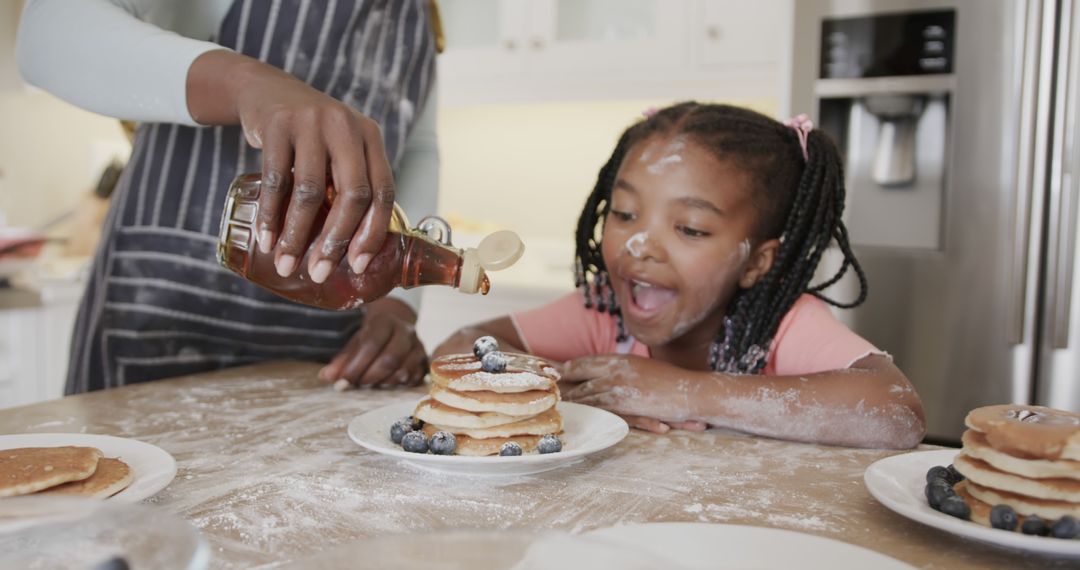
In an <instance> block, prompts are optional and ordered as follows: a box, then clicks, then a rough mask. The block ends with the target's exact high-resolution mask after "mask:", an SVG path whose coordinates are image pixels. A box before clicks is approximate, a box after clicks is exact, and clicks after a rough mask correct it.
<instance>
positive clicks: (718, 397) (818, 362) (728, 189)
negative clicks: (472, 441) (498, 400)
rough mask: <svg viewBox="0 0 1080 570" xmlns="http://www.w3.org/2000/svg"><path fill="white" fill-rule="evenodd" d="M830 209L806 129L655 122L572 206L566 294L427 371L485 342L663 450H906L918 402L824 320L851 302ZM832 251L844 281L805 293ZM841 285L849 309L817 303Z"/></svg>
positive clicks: (828, 158) (901, 380) (826, 157)
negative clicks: (661, 438)
mask: <svg viewBox="0 0 1080 570" xmlns="http://www.w3.org/2000/svg"><path fill="white" fill-rule="evenodd" d="M843 207H844V185H843V172H842V168H841V164H840V157H839V155H838V153H837V150H836V148H835V147H834V146H833V144H832V143H831V141H830V140H829V139H828V138H827V137H826V136H825V135H824V134H823V133H821V132H820V131H815V130H813V124H812V123H810V122H809V120H807V119H806V118H805V117H799V118H798V119H795V120H793V121H789V123H787V124H781V123H778V122H776V121H773V120H772V119H769V118H767V117H765V116H763V115H760V114H758V113H755V112H752V111H749V110H745V109H739V108H735V107H730V106H726V105H704V104H698V103H693V102H689V103H682V104H678V105H675V106H672V107H668V108H666V109H663V110H661V111H659V112H654V113H652V114H649V115H647V116H646V118H645V119H644V120H642V121H640V122H638V123H637V124H635V125H633V126H632V127H630V128H629V129H628V130H627V131H626V132H624V133H623V135H622V137H621V138H620V139H619V142H618V144H617V145H616V147H615V152H614V153H613V154H612V156H611V158H610V159H609V160H608V162H607V164H605V165H604V167H603V168H602V169H601V170H600V175H599V177H598V180H597V183H596V187H595V188H594V189H593V192H592V194H591V195H590V196H589V198H588V201H587V202H586V204H585V209H584V211H583V212H582V214H581V218H580V220H579V222H578V229H577V254H576V262H577V271H576V273H577V275H576V278H577V284H578V286H579V288H580V291H578V292H575V293H571V294H569V295H567V296H566V297H564V298H562V299H560V300H557V301H555V302H554V303H552V304H550V305H548V306H545V307H541V308H538V309H533V310H530V311H526V312H523V313H519V314H515V315H511V316H507V317H502V318H498V319H495V320H492V321H489V322H486V323H482V324H480V325H476V326H473V327H467V328H464V329H462V330H460V331H458V332H457V333H455V334H454V335H453V336H451V337H450V339H448V340H447V341H446V342H445V343H443V345H442V346H440V347H439V348H438V349H437V350H436V354H446V353H452V352H467V351H468V350H470V347H471V344H472V342H473V340H474V339H476V338H477V337H479V336H482V335H492V336H495V337H496V338H498V339H499V340H500V342H501V343H502V345H503V347H504V348H505V349H506V350H521V349H523V350H524V351H528V352H531V353H533V354H536V355H538V356H542V357H546V358H549V359H552V360H556V361H560V362H566V364H565V365H564V368H563V379H564V380H565V381H567V382H569V383H571V386H569V387H567V388H566V389H565V391H564V397H565V398H566V399H567V400H571V401H576V402H580V403H584V404H590V405H594V406H598V407H601V408H606V409H608V410H611V411H612V412H615V413H618V414H620V415H622V416H624V417H626V418H627V419H628V421H630V423H631V425H634V426H635V427H639V428H643V429H648V430H651V431H655V432H660V433H663V432H666V431H668V430H669V429H670V428H671V427H677V428H683V429H694V430H700V429H704V428H705V427H706V426H710V425H711V426H718V427H726V428H732V429H737V430H741V431H745V432H749V433H754V434H759V435H765V436H770V437H778V438H784V439H793V440H798V441H807V442H818V443H826V444H834V445H849V446H863V447H889V448H909V447H913V446H915V445H917V444H918V443H919V441H920V440H921V439H922V436H923V434H924V431H925V423H924V419H923V412H922V404H921V403H920V401H919V397H918V395H916V393H915V391H914V389H913V388H912V386H911V384H910V383H909V382H908V380H907V378H906V377H905V376H904V374H903V373H902V372H901V371H900V370H899V369H898V368H897V367H896V366H895V365H894V364H893V363H892V361H891V359H890V358H889V356H888V355H887V354H886V353H884V352H882V351H880V350H878V349H877V348H875V347H874V346H872V345H871V344H870V343H868V342H867V341H865V340H863V339H862V338H860V337H859V336H857V335H856V334H855V333H853V332H851V331H850V330H848V329H847V328H846V327H845V326H844V325H843V324H841V323H840V322H839V321H837V320H836V319H835V318H834V317H833V316H832V314H831V313H830V311H829V309H828V307H827V306H826V304H825V303H830V304H832V305H835V306H838V307H853V306H856V305H858V304H859V303H861V302H862V301H863V299H865V297H866V290H867V284H866V278H865V275H864V274H863V272H862V269H861V268H860V266H859V264H858V262H857V261H856V260H855V257H854V255H853V254H852V252H851V247H850V245H849V244H848V240H847V230H846V229H845V227H844V225H843V223H842V221H841V219H840V216H841V212H842V210H843ZM833 240H835V241H836V244H837V245H838V246H839V250H840V252H841V253H842V254H843V257H844V262H843V265H842V266H841V269H840V270H839V272H838V273H837V274H836V275H834V276H833V277H831V278H830V279H827V280H826V281H825V282H823V283H820V284H817V285H813V286H811V285H810V279H811V277H812V276H813V274H814V270H815V269H816V268H817V266H818V262H819V261H820V259H821V256H822V254H823V253H824V252H825V250H826V248H827V247H828V245H829V243H830V242H831V241H833ZM849 268H850V269H853V270H854V272H855V274H856V275H857V276H858V279H859V287H860V293H859V296H858V298H857V299H856V300H855V301H854V302H852V303H849V304H844V303H839V302H836V301H833V300H831V299H828V298H826V297H824V296H823V295H822V293H821V291H822V290H823V289H825V288H826V287H828V286H829V285H831V284H833V283H835V282H837V281H838V280H839V279H840V278H841V277H842V276H843V274H844V273H845V272H846V270H848V269H849Z"/></svg>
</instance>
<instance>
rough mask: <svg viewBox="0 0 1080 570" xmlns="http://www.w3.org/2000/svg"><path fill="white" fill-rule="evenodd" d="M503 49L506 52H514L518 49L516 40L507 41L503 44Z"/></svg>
mask: <svg viewBox="0 0 1080 570" xmlns="http://www.w3.org/2000/svg"><path fill="white" fill-rule="evenodd" d="M503 48H504V49H505V50H506V51H514V50H516V49H517V42H515V41H514V40H506V41H504V42H503Z"/></svg>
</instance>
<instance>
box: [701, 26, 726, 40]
mask: <svg viewBox="0 0 1080 570" xmlns="http://www.w3.org/2000/svg"><path fill="white" fill-rule="evenodd" d="M723 35H724V33H723V31H722V30H721V29H720V26H709V27H707V28H705V37H707V38H709V39H710V40H713V41H716V40H719V39H720V38H721V37H723Z"/></svg>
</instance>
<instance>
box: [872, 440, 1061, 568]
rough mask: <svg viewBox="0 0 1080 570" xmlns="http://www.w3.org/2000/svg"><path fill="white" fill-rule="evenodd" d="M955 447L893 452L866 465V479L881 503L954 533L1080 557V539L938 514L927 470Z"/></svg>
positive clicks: (948, 457)
mask: <svg viewBox="0 0 1080 570" xmlns="http://www.w3.org/2000/svg"><path fill="white" fill-rule="evenodd" d="M957 453H958V451H957V450H955V449H943V450H941V451H917V452H914V453H905V454H903V455H894V456H892V457H886V458H885V459H882V460H879V461H876V462H874V463H873V464H872V465H870V467H867V468H866V473H864V474H863V481H865V482H866V488H867V489H868V490H869V491H870V494H871V495H873V496H874V498H875V499H877V500H878V501H879V502H880V503H881V504H883V505H885V506H886V507H888V508H890V509H892V510H893V511H896V512H897V513H899V514H901V515H904V516H905V517H907V518H909V519H912V520H915V521H918V522H921V523H923V524H926V525H930V526H932V527H935V528H939V529H941V530H946V531H949V532H951V533H953V534H956V535H959V536H962V537H965V538H970V539H973V540H978V541H981V542H986V543H989V544H994V545H997V546H1004V547H1008V548H1019V549H1022V550H1030V551H1032V552H1041V553H1044V554H1053V555H1055V556H1068V557H1080V540H1063V539H1060V538H1050V537H1046V536H1032V535H1027V534H1023V533H1020V532H1008V531H1004V530H999V529H996V528H989V527H985V526H982V525H980V524H978V523H973V522H971V521H965V520H960V519H958V518H956V517H950V516H949V515H946V514H942V513H939V512H938V511H935V510H934V509H931V508H930V505H928V504H927V503H926V494H925V488H926V472H927V471H929V470H930V468H931V467H933V466H935V465H949V464H951V463H952V462H953V458H954V457H956V454H957Z"/></svg>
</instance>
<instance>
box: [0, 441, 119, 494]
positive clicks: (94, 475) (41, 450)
mask: <svg viewBox="0 0 1080 570" xmlns="http://www.w3.org/2000/svg"><path fill="white" fill-rule="evenodd" d="M133 478H134V477H133V475H132V473H131V468H129V467H128V466H127V464H126V463H124V462H123V461H120V460H119V459H112V458H109V457H104V456H103V454H102V453H101V451H100V450H98V449H96V448H93V447H74V446H66V447H23V448H18V449H3V450H0V497H14V496H18V495H29V494H38V495H45V494H52V495H76V496H84V497H97V498H102V499H104V498H106V497H111V496H112V495H115V494H116V493H119V492H120V491H122V490H124V489H125V488H126V487H127V486H128V485H130V484H131V482H132V480H133Z"/></svg>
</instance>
